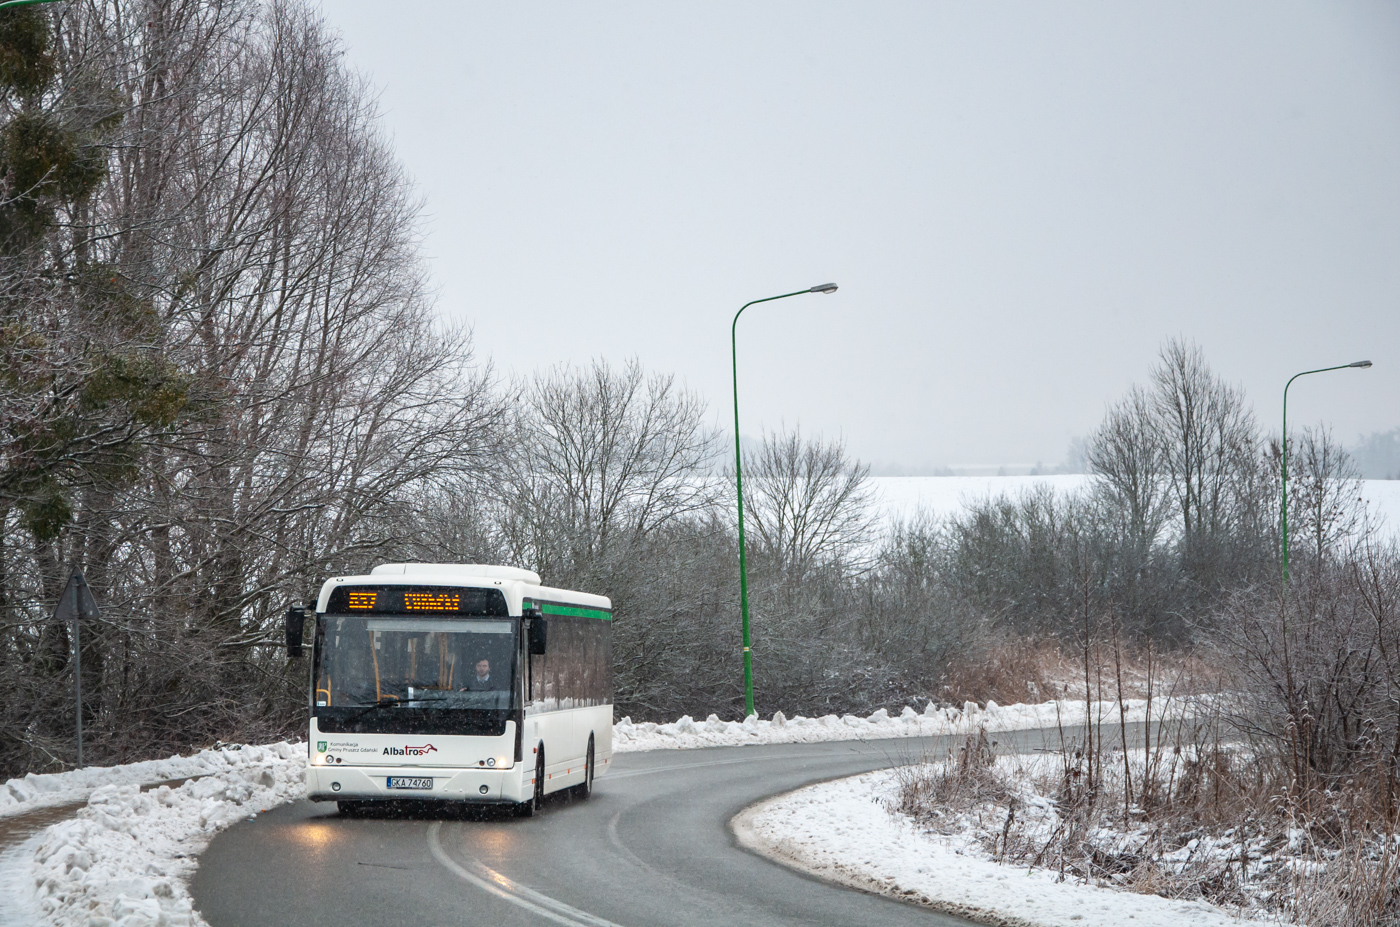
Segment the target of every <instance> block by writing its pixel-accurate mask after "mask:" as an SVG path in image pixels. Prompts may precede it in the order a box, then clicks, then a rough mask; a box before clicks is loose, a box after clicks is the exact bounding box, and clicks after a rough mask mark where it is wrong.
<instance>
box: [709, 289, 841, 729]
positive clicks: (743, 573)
mask: <svg viewBox="0 0 1400 927" xmlns="http://www.w3.org/2000/svg"><path fill="white" fill-rule="evenodd" d="M835 292H836V284H834V283H820V284H818V285H816V286H814V287H809V288H807V289H805V290H797V291H796V292H793V293H784V294H782V295H781V296H769V297H767V298H765V299H755V300H754V301H753V302H749V303H744V305H743V306H741V307H739V311H738V312H736V313H734V324H733V325H730V326H729V354H730V360H731V361H732V362H733V370H734V490H735V493H736V495H737V496H738V498H739V610H740V612H741V613H742V614H743V617H744V717H748V716H749V715H752V714H756V713H757V712H755V711H754V707H753V655H752V653H750V651H749V572H748V566H747V565H746V564H745V562H744V462H743V455H742V453H741V452H740V450H739V348H738V327H739V316H741V315H743V314H744V310H745V309H747V308H749V307H750V306H754V305H757V304H758V303H771V302H772V301H773V300H775V299H787V298H788V297H789V296H801V295H802V294H803V293H835Z"/></svg>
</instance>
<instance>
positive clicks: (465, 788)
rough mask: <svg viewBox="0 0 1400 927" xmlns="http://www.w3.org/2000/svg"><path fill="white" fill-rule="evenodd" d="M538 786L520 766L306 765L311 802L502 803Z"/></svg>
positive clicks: (517, 797)
mask: <svg viewBox="0 0 1400 927" xmlns="http://www.w3.org/2000/svg"><path fill="white" fill-rule="evenodd" d="M531 772H532V773H533V770H532V771H531ZM391 777H392V778H395V779H399V778H416V779H432V780H433V787H432V788H431V789H391V788H389V782H388V780H389V779H390V778H391ZM522 780H527V781H522ZM533 788H534V783H533V782H532V781H528V777H523V776H522V774H521V767H520V766H518V765H517V766H512V767H509V768H507V769H482V768H479V767H467V768H464V769H452V768H443V767H431V768H423V769H407V768H404V767H394V768H385V767H382V766H381V767H376V766H339V765H337V766H333V767H332V766H317V765H314V764H313V765H310V766H308V767H307V769H306V797H307V798H309V799H310V800H311V801H460V802H478V803H485V804H497V803H501V802H520V801H524V800H525V799H526V798H527V797H528V796H529V795H530V794H531V792H532V790H533Z"/></svg>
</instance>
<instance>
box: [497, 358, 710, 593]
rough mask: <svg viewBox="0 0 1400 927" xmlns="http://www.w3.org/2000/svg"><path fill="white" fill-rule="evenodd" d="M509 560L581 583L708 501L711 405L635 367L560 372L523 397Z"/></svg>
mask: <svg viewBox="0 0 1400 927" xmlns="http://www.w3.org/2000/svg"><path fill="white" fill-rule="evenodd" d="M518 392H519V395H520V401H519V406H518V409H519V411H518V414H517V416H516V418H515V422H514V425H513V426H512V429H511V434H510V440H511V443H512V452H511V455H510V458H509V475H508V477H507V480H506V482H507V487H508V488H507V490H506V493H507V495H508V503H507V510H506V513H505V521H504V529H503V530H504V531H505V549H506V550H507V551H509V552H510V554H511V555H512V558H513V559H515V560H518V561H520V562H524V563H529V564H532V565H534V566H536V567H537V568H538V569H540V570H541V571H542V572H545V573H548V574H550V575H551V576H554V577H558V578H559V579H560V581H562V579H563V578H565V577H572V578H574V579H576V580H577V581H578V582H581V583H587V582H591V583H594V584H596V583H598V582H600V581H603V580H606V579H607V578H608V577H609V574H610V573H611V571H612V566H613V565H614V564H615V563H616V562H617V558H619V557H621V556H625V555H626V553H627V551H629V550H631V549H632V548H633V546H634V545H635V544H637V543H639V542H640V541H642V540H643V539H645V538H646V537H647V536H649V535H651V534H653V533H654V532H656V531H657V530H659V529H661V528H663V527H665V526H666V525H669V524H671V523H673V522H675V521H676V520H678V519H682V518H685V517H686V516H689V515H693V514H697V513H699V512H701V511H702V510H703V509H704V508H705V507H706V506H707V505H708V504H709V502H710V499H711V489H710V486H709V483H708V481H707V480H706V479H705V478H704V472H705V467H706V465H707V463H708V461H709V459H710V456H711V454H712V452H713V432H712V431H711V430H710V429H709V428H707V427H706V425H705V423H704V416H705V406H704V403H703V401H701V399H700V398H699V397H698V396H696V395H695V394H693V393H690V392H688V391H686V390H684V389H682V388H680V387H678V386H677V385H676V382H675V378H674V377H672V376H666V375H661V374H652V375H650V376H648V375H647V374H646V373H645V371H644V370H643V369H642V366H641V364H640V363H638V362H637V361H635V360H634V361H630V362H629V363H628V364H627V365H626V366H624V367H623V368H622V369H620V370H616V369H614V368H613V367H611V366H610V365H609V364H608V363H607V362H606V361H601V360H599V361H594V362H593V363H592V364H591V365H590V366H589V367H587V368H575V367H557V368H554V369H552V370H549V371H546V372H542V373H538V374H536V375H535V376H534V377H532V378H530V379H529V380H527V381H525V382H524V383H522V384H520V385H519V387H518Z"/></svg>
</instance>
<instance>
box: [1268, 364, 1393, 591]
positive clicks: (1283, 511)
mask: <svg viewBox="0 0 1400 927" xmlns="http://www.w3.org/2000/svg"><path fill="white" fill-rule="evenodd" d="M1369 366H1371V362H1370V361H1368V360H1363V361H1352V362H1351V363H1350V364H1338V365H1337V366H1335V367H1319V368H1318V369H1317V370H1304V371H1303V372H1302V373H1295V374H1293V376H1291V377H1289V378H1288V382H1287V383H1285V384H1283V500H1282V503H1281V505H1280V510H1279V516H1280V517H1279V522H1280V524H1281V525H1282V526H1283V582H1284V584H1285V588H1286V587H1287V583H1288V387H1290V386H1292V385H1293V381H1294V380H1296V379H1298V378H1299V377H1305V376H1307V375H1308V374H1310V373H1326V372H1327V371H1329V370H1346V369H1347V368H1349V367H1362V368H1365V367H1369Z"/></svg>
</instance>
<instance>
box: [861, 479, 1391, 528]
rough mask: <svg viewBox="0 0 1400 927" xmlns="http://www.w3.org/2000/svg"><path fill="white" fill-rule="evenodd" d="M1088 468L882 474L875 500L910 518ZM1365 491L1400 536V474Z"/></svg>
mask: <svg viewBox="0 0 1400 927" xmlns="http://www.w3.org/2000/svg"><path fill="white" fill-rule="evenodd" d="M1090 479H1091V478H1090V477H1089V476H1086V475H1084V474H1069V475H1065V474H1061V475H1055V476H878V477H874V478H872V479H871V480H870V482H871V485H872V486H873V487H874V490H875V499H876V505H877V507H878V509H879V511H881V512H882V513H884V514H885V515H886V516H887V517H892V518H900V519H904V520H906V521H907V520H908V519H910V518H913V517H914V516H915V515H917V514H918V513H919V512H920V511H923V512H925V513H927V514H929V515H931V516H933V517H942V516H947V515H952V514H956V513H957V512H960V511H962V510H963V509H965V508H966V507H967V505H968V503H970V502H974V501H980V500H985V499H995V498H996V497H998V496H1003V495H1005V496H1012V497H1015V496H1018V495H1021V494H1022V493H1024V492H1026V491H1027V490H1031V489H1034V488H1036V487H1039V486H1048V487H1050V488H1051V489H1053V490H1054V491H1055V492H1057V493H1062V494H1069V493H1073V492H1075V491H1077V490H1080V489H1083V488H1084V487H1086V486H1088V485H1089V481H1090ZM1361 497H1362V499H1363V500H1365V502H1366V508H1367V511H1368V512H1369V513H1370V515H1371V517H1372V518H1373V519H1374V520H1375V521H1376V523H1377V524H1378V526H1379V528H1380V532H1381V534H1382V536H1385V537H1397V536H1400V480H1362V481H1361Z"/></svg>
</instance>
